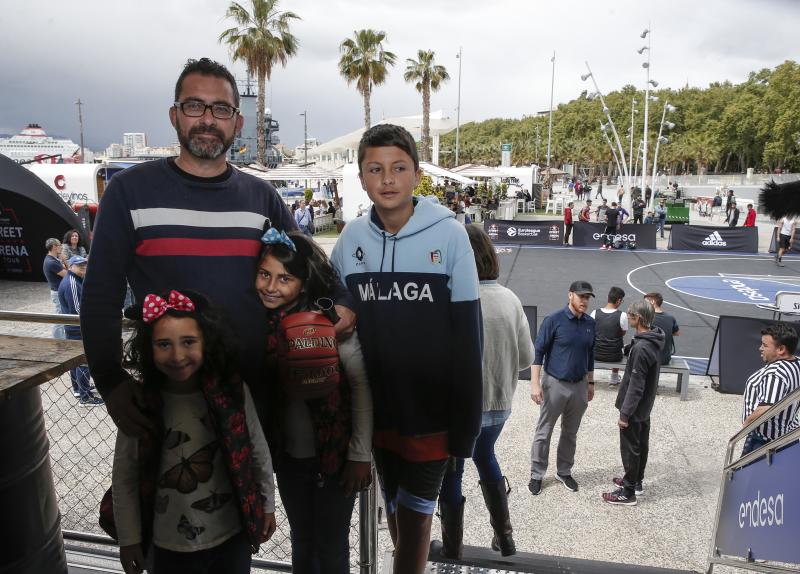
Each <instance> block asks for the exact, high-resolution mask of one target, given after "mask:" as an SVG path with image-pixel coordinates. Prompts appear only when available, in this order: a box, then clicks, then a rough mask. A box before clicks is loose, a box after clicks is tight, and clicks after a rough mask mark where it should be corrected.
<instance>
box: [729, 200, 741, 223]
mask: <svg viewBox="0 0 800 574" xmlns="http://www.w3.org/2000/svg"><path fill="white" fill-rule="evenodd" d="M740 213H741V210H740V209H739V208H738V207H736V202H735V201H734V202H733V203H731V206H730V215H729V216H728V217H729V221H728V227H736V225H737V224H738V223H739V214H740Z"/></svg>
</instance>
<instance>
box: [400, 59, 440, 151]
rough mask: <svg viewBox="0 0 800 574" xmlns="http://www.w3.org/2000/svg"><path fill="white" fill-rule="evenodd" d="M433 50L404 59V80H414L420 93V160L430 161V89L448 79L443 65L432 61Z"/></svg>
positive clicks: (437, 86)
mask: <svg viewBox="0 0 800 574" xmlns="http://www.w3.org/2000/svg"><path fill="white" fill-rule="evenodd" d="M433 56H434V53H433V50H428V51H427V52H426V51H425V50H418V51H417V58H419V59H418V60H412V59H411V58H408V59H406V73H405V74H403V78H404V79H405V81H406V82H416V86H415V87H416V88H417V91H418V92H419V93H421V94H422V161H430V154H431V141H430V140H431V90H433V91H434V92H435V91H436V90H438V89H439V86H440V85H441V84H442V82H446V81H447V80H449V79H450V74H448V73H447V70H446V69H445V67H444V66H439V65H438V64H435V63H434V61H433Z"/></svg>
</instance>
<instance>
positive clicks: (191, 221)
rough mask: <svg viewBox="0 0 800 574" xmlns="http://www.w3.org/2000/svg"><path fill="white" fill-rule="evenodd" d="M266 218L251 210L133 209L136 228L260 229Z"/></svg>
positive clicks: (132, 215) (132, 216) (132, 218)
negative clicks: (165, 226) (160, 226)
mask: <svg viewBox="0 0 800 574" xmlns="http://www.w3.org/2000/svg"><path fill="white" fill-rule="evenodd" d="M265 219H266V218H265V217H264V216H263V215H261V214H259V213H253V212H251V211H195V210H192V209H171V208H168V207H154V208H148V209H132V210H131V220H132V221H133V227H134V229H140V228H142V227H153V226H156V225H169V226H176V225H177V226H183V227H246V228H252V229H259V230H260V229H261V228H263V227H264V220H265Z"/></svg>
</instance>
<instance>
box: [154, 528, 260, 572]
mask: <svg viewBox="0 0 800 574" xmlns="http://www.w3.org/2000/svg"><path fill="white" fill-rule="evenodd" d="M251 562H252V555H251V554H250V542H249V541H248V540H247V536H245V535H244V533H242V532H240V533H239V534H237V535H236V536H233V537H231V538H228V539H227V540H226V541H225V542H223V543H222V544H220V545H219V546H214V547H213V548H206V549H205V550H197V551H196V552H175V551H173V550H164V549H163V548H159V547H158V546H153V573H154V574H173V573H175V572H180V573H181V574H248V573H249V572H250V563H251Z"/></svg>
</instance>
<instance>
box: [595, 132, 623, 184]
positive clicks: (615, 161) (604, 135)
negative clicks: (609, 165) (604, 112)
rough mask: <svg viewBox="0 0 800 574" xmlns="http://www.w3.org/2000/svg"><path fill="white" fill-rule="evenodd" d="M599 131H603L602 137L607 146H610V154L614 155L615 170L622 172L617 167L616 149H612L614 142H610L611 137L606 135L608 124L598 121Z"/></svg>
mask: <svg viewBox="0 0 800 574" xmlns="http://www.w3.org/2000/svg"><path fill="white" fill-rule="evenodd" d="M600 131H601V132H602V133H603V137H604V138H606V142H607V143H608V147H610V148H611V155H612V156H614V163H616V164H617V171H618V172H620V173H622V169H620V167H619V157H618V156H617V150H615V149H614V144H613V143H611V138H609V137H608V124H604V123H603V122H600Z"/></svg>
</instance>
